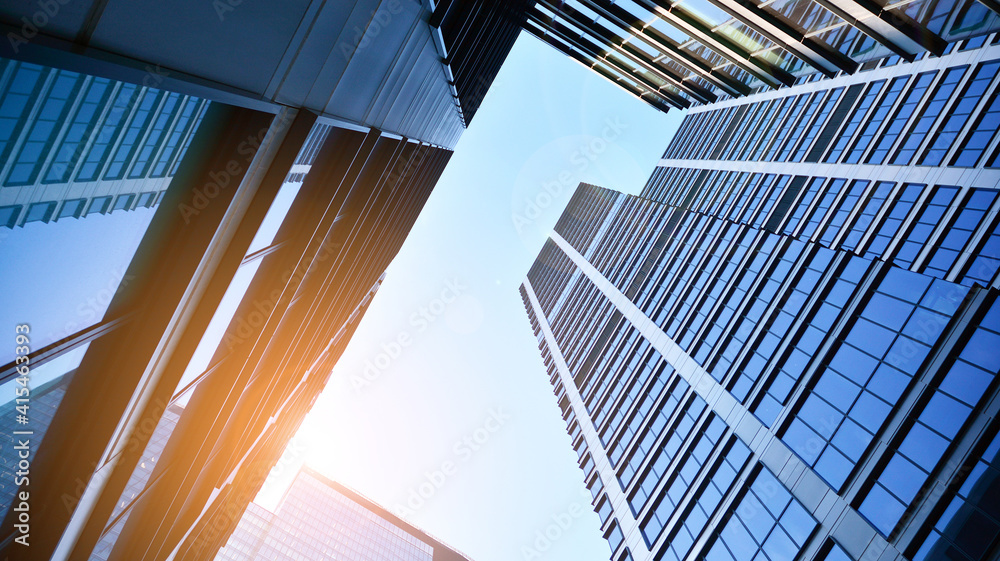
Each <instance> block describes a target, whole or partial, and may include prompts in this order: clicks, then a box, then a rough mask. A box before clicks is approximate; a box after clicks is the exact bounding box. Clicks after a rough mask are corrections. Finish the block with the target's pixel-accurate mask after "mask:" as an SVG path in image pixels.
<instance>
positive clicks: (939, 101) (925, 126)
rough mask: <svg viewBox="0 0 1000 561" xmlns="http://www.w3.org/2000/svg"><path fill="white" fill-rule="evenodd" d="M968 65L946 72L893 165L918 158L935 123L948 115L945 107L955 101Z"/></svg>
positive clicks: (897, 151) (915, 121)
mask: <svg viewBox="0 0 1000 561" xmlns="http://www.w3.org/2000/svg"><path fill="white" fill-rule="evenodd" d="M968 68H969V66H968V65H963V66H956V67H952V68H949V69H947V70H946V71H945V73H944V76H943V77H942V78H941V81H940V82H938V84H937V86H935V88H934V92H933V93H932V94H931V97H930V99H928V101H927V103H926V104H924V106H923V107H922V108H921V109H920V113H919V114H918V115H917V118H916V119H915V120H914V122H913V125H911V126H910V130H909V132H907V134H906V136H905V137H904V138H903V141H902V142H901V143H900V146H899V148H898V149H897V150H896V154H895V155H894V156H893V158H892V162H891V163H892V164H893V165H901V166H905V165H909V164H910V162H911V161H912V160H913V158H914V156H916V153H917V149H918V148H920V145H921V144H923V142H924V139H926V138H927V136H928V134H930V132H931V130H932V129H933V127H934V123H935V122H936V121H937V120H938V119H939V117H940V116H942V115H947V114H948V113H947V112H946V111H945V106H946V105H948V102H950V101H951V100H952V99H954V93H955V90H956V89H957V88H958V85H959V83H960V82H961V81H962V77H963V76H964V75H965V71H966V70H968Z"/></svg>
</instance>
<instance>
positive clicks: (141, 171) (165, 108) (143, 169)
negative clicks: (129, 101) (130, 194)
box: [128, 93, 182, 179]
mask: <svg viewBox="0 0 1000 561" xmlns="http://www.w3.org/2000/svg"><path fill="white" fill-rule="evenodd" d="M181 101H182V99H181V96H180V94H177V93H168V94H166V96H165V97H164V99H163V104H162V105H161V106H160V107H159V108H158V109H157V113H156V116H155V117H153V119H152V120H151V125H150V127H149V128H148V129H147V130H146V138H145V140H144V141H143V143H142V146H141V147H140V148H139V149H138V150H136V154H135V157H134V158H133V159H132V163H131V170H130V171H129V172H128V177H129V179H138V178H141V177H145V176H146V174H147V173H148V172H149V168H150V166H152V164H153V162H154V158H155V157H156V156H158V155H159V154H158V151H159V149H160V145H161V143H162V142H163V141H164V140H165V139H166V138H167V131H168V129H169V128H170V126H171V125H175V123H174V117H175V116H176V115H177V110H178V109H179V108H180V104H181Z"/></svg>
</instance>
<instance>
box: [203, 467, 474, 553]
mask: <svg viewBox="0 0 1000 561" xmlns="http://www.w3.org/2000/svg"><path fill="white" fill-rule="evenodd" d="M215 559H216V561H258V560H260V561H264V560H267V561H271V560H284V559H287V560H295V559H338V560H343V561H435V560H437V561H468V558H467V557H465V556H464V555H462V554H460V553H457V552H456V551H454V550H453V549H451V548H449V547H447V546H445V545H443V544H441V543H440V542H439V541H438V540H436V539H434V538H432V537H430V536H428V535H427V534H426V533H424V532H423V531H421V530H419V529H417V528H414V527H413V526H411V525H410V524H407V523H406V522H404V521H403V520H401V519H399V518H397V517H396V516H395V515H393V514H391V513H389V512H388V511H387V510H385V509H384V508H382V507H380V506H378V505H377V504H375V503H373V502H371V501H369V500H368V499H366V498H364V497H363V496H361V495H358V494H357V493H355V492H353V491H351V490H350V489H347V488H346V487H344V486H342V485H339V484H337V483H335V482H333V481H330V480H329V479H327V478H325V477H323V476H322V475H320V474H319V473H317V472H315V471H313V470H311V469H309V468H307V467H303V468H302V469H301V470H300V471H299V472H298V473H297V474H296V476H295V479H294V481H292V484H291V486H290V487H289V489H288V491H287V492H286V493H285V496H284V497H283V498H282V499H281V502H280V504H279V505H278V508H277V510H275V512H273V513H272V512H270V511H268V510H267V509H265V508H263V507H261V506H260V505H258V504H256V503H250V506H249V507H248V508H247V511H246V513H245V514H244V515H243V517H242V518H241V519H240V521H239V524H237V525H236V529H235V530H233V533H232V535H231V536H230V538H229V541H228V542H227V543H226V545H225V546H223V547H222V549H220V550H219V553H218V555H217V556H216V558H215Z"/></svg>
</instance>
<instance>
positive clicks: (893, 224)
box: [864, 183, 926, 258]
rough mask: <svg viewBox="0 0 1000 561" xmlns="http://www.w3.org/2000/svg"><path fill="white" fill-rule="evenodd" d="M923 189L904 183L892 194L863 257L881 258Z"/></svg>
mask: <svg viewBox="0 0 1000 561" xmlns="http://www.w3.org/2000/svg"><path fill="white" fill-rule="evenodd" d="M925 187H926V185H922V184H919V183H906V184H904V185H903V186H902V188H901V189H900V190H899V191H898V192H896V193H895V194H894V196H893V200H892V201H890V205H891V206H890V209H889V212H888V214H886V216H885V217H884V218H883V219H882V221H881V223H880V224H878V225H877V230H876V234H875V236H874V237H873V238H872V240H871V242H870V243H869V244H868V248H867V249H866V250H865V253H864V256H865V257H868V258H881V257H882V255H883V253H885V250H886V248H888V247H889V244H890V243H891V242H892V240H893V239H894V238H895V237H896V236H897V235H898V234H899V233H900V231H901V227H902V225H903V223H904V222H905V221H906V217H907V216H909V214H910V211H911V210H913V207H914V206H915V204H916V202H917V200H919V199H920V194H921V193H922V192H923V190H924V188H925Z"/></svg>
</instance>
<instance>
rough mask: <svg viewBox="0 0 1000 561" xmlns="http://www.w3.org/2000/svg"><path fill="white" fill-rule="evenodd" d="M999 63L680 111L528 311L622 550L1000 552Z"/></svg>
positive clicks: (534, 294)
mask: <svg viewBox="0 0 1000 561" xmlns="http://www.w3.org/2000/svg"><path fill="white" fill-rule="evenodd" d="M998 42H1000V39H998V37H997V36H995V35H990V36H979V37H975V38H972V39H965V40H962V41H958V42H956V43H952V44H950V45H949V46H948V47H947V48H946V49H945V53H944V54H943V55H942V56H940V57H937V56H921V57H917V59H916V60H915V61H914V62H912V63H907V62H903V61H901V60H900V59H899V57H896V56H890V57H887V58H885V59H883V60H881V61H880V62H876V63H874V64H871V65H869V68H868V69H866V70H865V71H862V72H858V73H856V74H853V75H847V74H841V75H839V76H837V77H834V78H829V79H821V78H822V77H820V76H818V75H816V76H815V78H811V79H807V80H803V81H802V82H803V83H801V84H800V85H797V86H794V87H791V88H786V89H781V90H776V91H761V92H759V93H756V94H753V95H749V96H747V97H745V98H741V99H728V100H724V101H719V102H716V103H713V104H711V105H705V106H702V107H698V108H694V109H691V110H690V112H689V113H688V114H687V115H686V116H685V119H684V121H683V123H682V124H681V126H680V129H679V130H678V132H677V134H676V135H675V136H674V137H673V139H672V140H671V142H670V145H669V147H668V148H667V150H666V153H665V154H664V157H663V160H662V161H661V162H660V163H659V165H658V166H657V168H656V170H655V171H654V172H653V174H652V176H651V178H650V179H649V181H648V183H647V184H646V186H645V188H644V189H643V190H642V192H641V194H640V195H639V196H631V195H624V194H621V193H617V192H614V191H610V190H607V189H603V188H600V187H595V186H591V185H581V186H580V187H579V188H578V190H577V192H576V193H575V194H574V196H573V198H572V199H571V200H570V202H569V204H568V206H567V208H566V210H565V212H564V213H563V215H562V217H561V218H560V220H559V222H558V224H557V225H556V228H555V233H554V234H553V235H552V237H551V239H550V240H548V242H547V243H546V244H545V246H544V248H543V249H542V251H541V253H540V254H539V256H538V259H537V260H536V261H535V263H534V265H533V266H532V268H531V270H530V272H529V273H528V276H527V279H526V280H525V282H524V283H523V285H522V287H521V295H522V298H523V300H524V304H525V307H526V308H527V311H528V315H529V317H530V319H531V323H532V326H533V329H534V331H535V333H536V335H537V338H538V343H539V348H540V349H541V352H542V357H543V359H544V362H545V366H546V368H547V369H548V373H549V375H550V377H551V378H550V379H551V382H552V384H553V388H554V391H555V394H556V397H557V400H558V403H559V407H560V408H561V411H562V413H563V417H564V419H565V420H566V423H567V428H568V431H569V433H570V435H571V437H572V439H573V445H574V447H575V449H576V451H577V453H578V455H579V459H580V466H581V468H582V470H583V472H584V474H585V482H586V484H587V486H588V487H589V488H590V490H591V491H592V493H593V496H594V508H595V510H596V511H597V512H598V514H599V515H600V518H601V520H602V530H603V532H604V535H605V537H607V538H608V540H609V541H610V543H611V546H612V550H613V551H614V554H613V557H612V559H614V560H615V561H620V560H623V559H634V560H636V561H639V560H652V559H656V560H660V559H665V560H684V559H689V560H693V559H709V560H711V561H716V560H725V561H729V560H739V561H742V560H747V559H754V560H758V559H759V560H764V559H769V560H771V561H777V560H779V559H789V560H791V559H810V560H812V559H815V560H837V561H841V560H848V559H853V560H855V561H862V560H865V561H867V560H876V559H878V560H901V559H914V560H925V559H926V560H930V559H963V560H975V561H979V560H984V561H985V560H988V559H995V558H996V556H997V555H1000V511H998V510H997V505H1000V500H998V499H997V497H998V492H1000V486H998V483H997V481H998V479H997V475H998V473H1000V454H998V450H1000V435H998V430H1000V421H998V416H997V413H998V407H1000V396H998V385H1000V384H998V382H997V380H996V374H997V372H998V371H1000V353H998V351H997V349H998V348H1000V302H997V294H998V291H997V288H998V286H1000V279H998V275H997V271H998V268H1000V197H998V194H1000V190H998V188H1000V163H998V150H1000V147H998V141H1000V135H997V129H998V124H1000V121H998V115H1000V113H998V112H1000V100H998V87H1000V83H998V72H997V69H998V68H1000V48H998V47H997V46H996V44H997V43H998Z"/></svg>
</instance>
